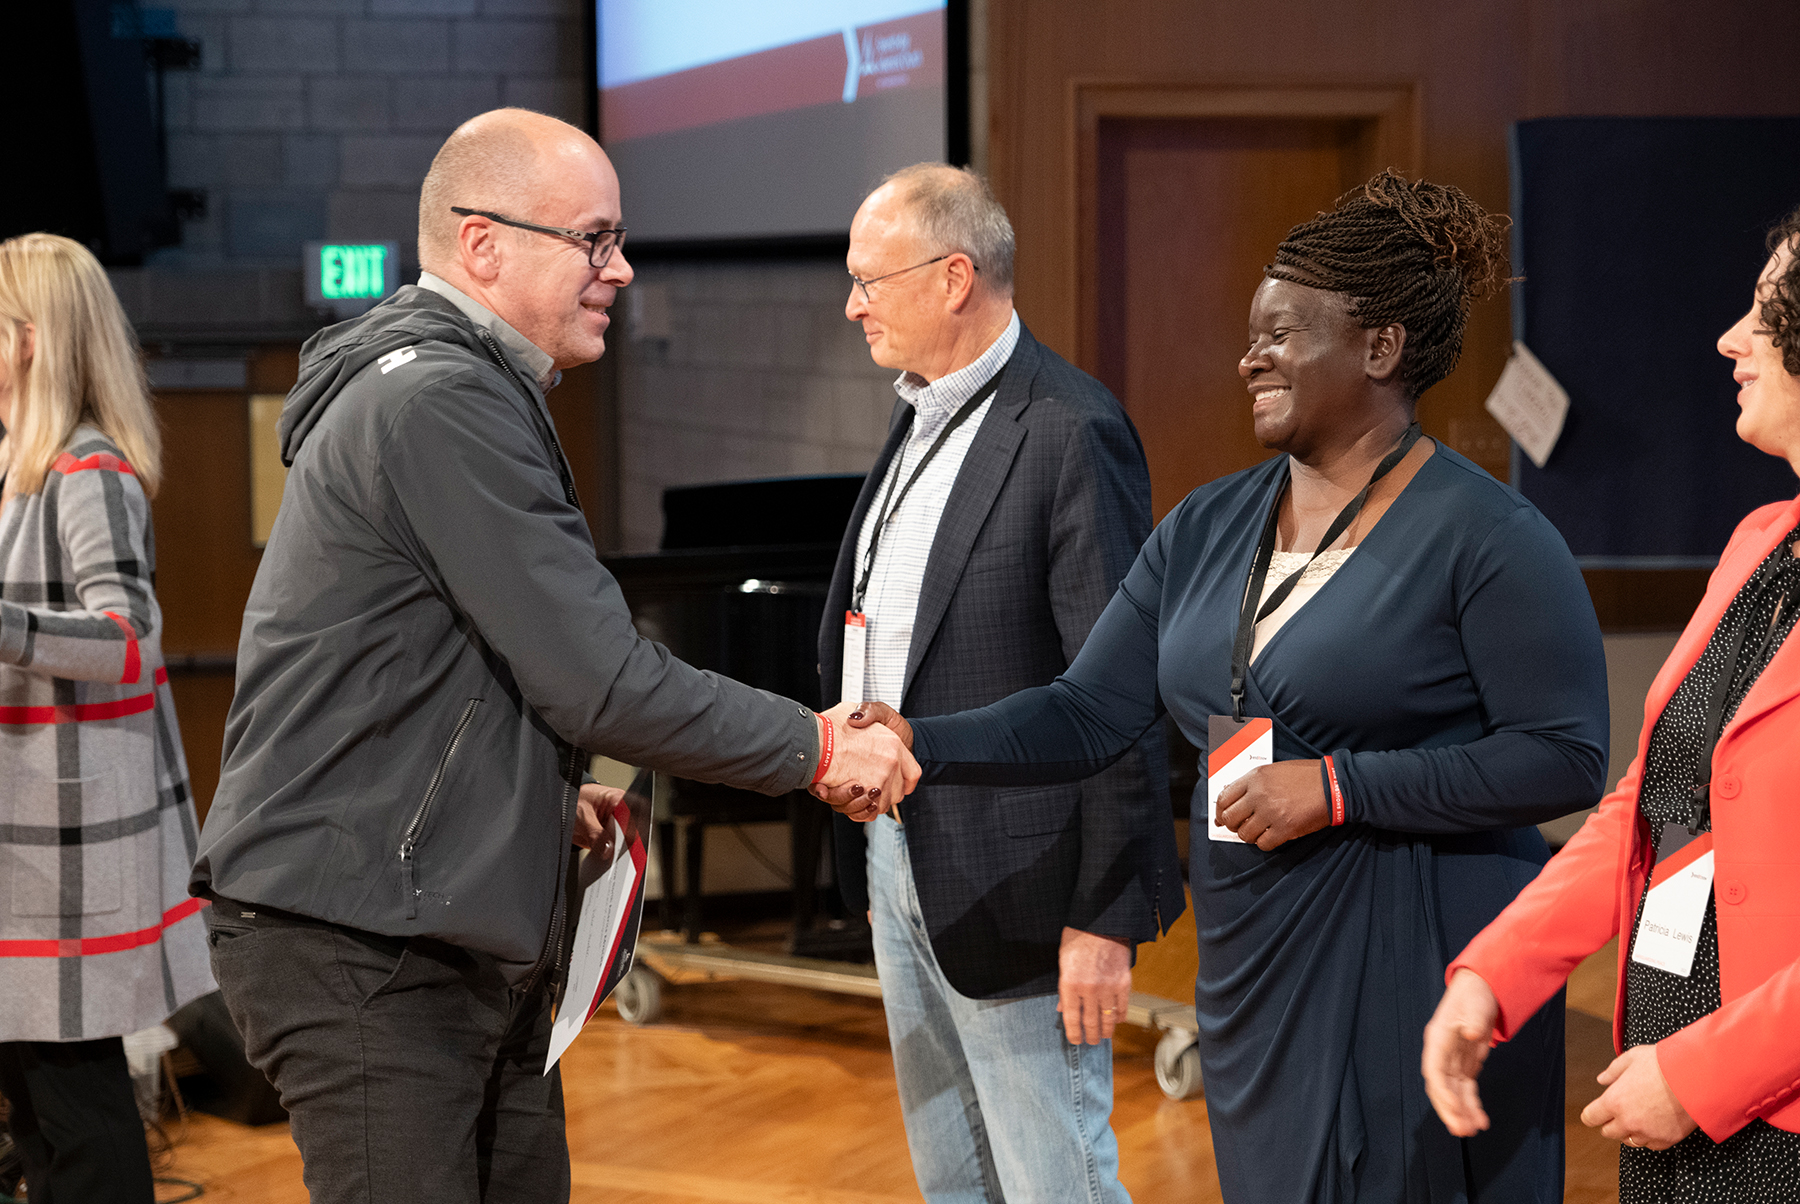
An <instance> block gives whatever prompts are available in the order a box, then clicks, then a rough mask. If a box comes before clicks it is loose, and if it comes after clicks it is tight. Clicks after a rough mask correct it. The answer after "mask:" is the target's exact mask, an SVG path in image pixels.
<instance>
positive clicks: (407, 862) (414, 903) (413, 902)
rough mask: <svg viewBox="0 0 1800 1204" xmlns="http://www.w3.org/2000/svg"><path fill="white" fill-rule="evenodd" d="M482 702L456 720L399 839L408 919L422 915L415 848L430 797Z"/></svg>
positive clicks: (474, 700) (472, 701)
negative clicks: (410, 819) (420, 913)
mask: <svg viewBox="0 0 1800 1204" xmlns="http://www.w3.org/2000/svg"><path fill="white" fill-rule="evenodd" d="M480 705H481V699H479V698H471V699H469V702H468V705H466V706H464V707H463V713H462V718H460V719H458V720H457V721H456V727H455V729H454V730H453V731H451V733H450V742H449V743H448V744H446V745H444V751H443V752H442V753H440V754H439V755H438V763H437V769H436V770H434V771H433V772H432V775H431V781H430V782H429V783H428V784H427V785H426V787H425V797H424V798H422V799H420V800H419V809H418V810H417V811H414V812H413V817H412V822H411V823H409V824H407V825H406V835H404V836H402V837H401V838H400V884H401V886H400V888H401V890H402V891H403V892H405V894H406V918H407V919H409V920H412V919H416V918H418V914H419V892H418V890H417V889H416V888H415V887H414V885H413V848H414V846H415V845H417V844H418V843H419V833H420V832H421V831H423V830H424V827H425V818H426V816H428V815H430V814H431V800H432V799H434V798H436V797H437V792H438V787H439V786H442V785H443V784H444V770H445V769H447V768H449V765H450V758H451V756H452V755H453V754H455V752H456V746H457V745H458V744H460V743H462V738H463V733H464V732H465V731H467V730H468V728H469V721H470V720H472V719H474V718H475V708H476V707H477V706H480Z"/></svg>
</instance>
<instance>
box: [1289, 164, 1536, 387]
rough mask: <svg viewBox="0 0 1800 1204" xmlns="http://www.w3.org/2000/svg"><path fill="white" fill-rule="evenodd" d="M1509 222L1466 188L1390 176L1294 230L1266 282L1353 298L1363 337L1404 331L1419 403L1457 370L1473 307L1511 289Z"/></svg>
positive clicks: (1407, 379) (1404, 373)
mask: <svg viewBox="0 0 1800 1204" xmlns="http://www.w3.org/2000/svg"><path fill="white" fill-rule="evenodd" d="M1511 224H1512V222H1511V219H1509V218H1507V217H1506V216H1504V215H1495V214H1490V213H1488V212H1486V211H1485V210H1483V209H1482V208H1481V206H1479V205H1477V204H1476V203H1475V202H1474V201H1472V200H1470V199H1469V197H1468V194H1467V193H1465V192H1463V191H1462V190H1461V189H1460V188H1453V187H1450V186H1448V185H1444V184H1432V183H1429V182H1428V181H1425V180H1420V181H1419V182H1418V183H1416V184H1415V183H1413V182H1411V181H1409V180H1408V179H1407V178H1406V177H1405V176H1402V175H1399V174H1398V173H1396V172H1394V171H1392V170H1389V171H1384V172H1382V173H1381V174H1380V175H1378V176H1376V177H1375V178H1374V179H1372V180H1370V181H1369V182H1368V183H1367V184H1364V185H1363V186H1362V187H1361V188H1355V189H1352V190H1351V191H1350V192H1347V193H1345V194H1344V195H1343V196H1342V197H1339V198H1338V203H1337V208H1336V209H1334V210H1333V211H1331V212H1330V213H1321V214H1319V215H1318V216H1317V217H1315V218H1313V219H1312V220H1311V221H1309V222H1301V223H1300V224H1299V225H1298V226H1295V227H1294V228H1293V229H1292V230H1289V231H1288V234H1287V237H1286V238H1285V239H1283V240H1282V242H1281V246H1280V247H1278V248H1277V249H1276V251H1275V262H1274V263H1272V264H1270V265H1268V266H1267V267H1265V268H1264V269H1263V274H1264V275H1265V276H1269V277H1272V278H1273V279H1276V280H1287V281H1291V282H1292V283H1294V284H1302V285H1305V286H1307V287H1308V288H1318V289H1325V290H1326V291H1328V292H1334V293H1346V294H1348V295H1349V297H1350V298H1351V302H1350V311H1349V312H1350V317H1351V318H1353V319H1355V320H1356V322H1357V323H1358V324H1359V325H1361V326H1362V327H1363V328H1364V329H1365V330H1371V329H1374V328H1376V327H1381V326H1388V325H1398V326H1403V327H1405V329H1406V348H1405V350H1404V352H1403V353H1402V354H1401V359H1400V383H1401V385H1402V387H1404V388H1405V390H1406V393H1407V396H1409V397H1411V398H1413V399H1415V400H1416V399H1417V398H1418V396H1419V395H1420V394H1421V393H1423V392H1425V390H1427V389H1429V388H1430V387H1431V386H1432V385H1435V384H1437V382H1438V381H1440V380H1443V379H1444V377H1446V376H1448V375H1450V370H1451V369H1452V368H1454V367H1456V360H1457V357H1458V356H1459V355H1461V354H1462V339H1463V328H1464V326H1465V325H1466V324H1467V322H1468V317H1469V304H1470V302H1472V301H1478V300H1482V299H1485V298H1487V297H1490V296H1492V295H1493V294H1494V293H1496V292H1498V291H1499V290H1500V288H1501V287H1502V286H1503V285H1505V284H1506V283H1507V275H1506V271H1507V253H1506V231H1507V229H1508V227H1510V226H1511Z"/></svg>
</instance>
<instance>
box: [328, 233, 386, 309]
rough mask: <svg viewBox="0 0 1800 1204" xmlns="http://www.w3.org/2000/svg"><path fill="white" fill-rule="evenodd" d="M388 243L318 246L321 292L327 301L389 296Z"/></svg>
mask: <svg viewBox="0 0 1800 1204" xmlns="http://www.w3.org/2000/svg"><path fill="white" fill-rule="evenodd" d="M387 257H388V249H387V245H386V244H385V243H378V242H374V243H360V244H358V243H327V244H325V245H324V246H322V247H320V248H319V295H320V296H321V297H323V298H325V300H327V301H355V300H362V299H364V298H368V299H370V300H375V301H379V300H381V299H382V298H383V297H385V296H387V268H386V264H387Z"/></svg>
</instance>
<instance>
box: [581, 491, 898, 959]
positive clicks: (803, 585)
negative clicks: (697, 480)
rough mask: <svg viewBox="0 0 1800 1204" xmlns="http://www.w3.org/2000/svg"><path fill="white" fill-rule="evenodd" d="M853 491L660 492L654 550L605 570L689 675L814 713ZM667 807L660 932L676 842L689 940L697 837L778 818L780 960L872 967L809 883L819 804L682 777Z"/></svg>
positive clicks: (822, 833) (823, 830)
mask: <svg viewBox="0 0 1800 1204" xmlns="http://www.w3.org/2000/svg"><path fill="white" fill-rule="evenodd" d="M862 482H863V478H862V475H861V474H860V473H857V474H834V475H826V476H808V477H778V478H772V479H766V480H755V481H734V482H728V483H725V484H717V485H691V486H685V487H680V488H672V489H668V490H665V491H664V492H663V538H662V547H661V550H660V551H656V552H648V553H643V554H639V555H629V556H608V557H606V558H605V559H604V562H605V564H606V567H607V569H608V571H610V572H611V573H612V575H613V576H614V577H615V578H617V579H618V582H619V587H620V589H622V590H623V591H624V594H625V600H626V602H627V604H629V605H630V607H631V617H632V620H633V621H634V622H635V623H636V624H637V628H638V630H639V631H640V632H642V633H643V634H644V635H645V636H647V637H648V638H650V639H653V640H655V641H657V642H658V643H660V644H662V645H664V646H666V647H667V648H668V649H669V650H670V651H671V652H673V653H675V655H677V656H679V657H681V658H682V659H683V660H685V661H687V662H688V663H689V664H691V665H694V666H697V667H698V668H702V669H712V670H714V671H716V672H718V673H722V674H724V675H725V676H727V677H732V678H736V679H737V680H738V681H741V682H744V683H746V684H748V685H752V686H758V687H760V688H762V689H765V690H772V691H774V692H775V693H777V694H782V695H785V696H786V697H789V698H793V699H795V700H797V701H799V702H803V703H805V704H806V705H808V706H812V707H817V706H818V705H819V701H820V698H819V668H818V661H819V657H818V636H819V620H820V618H821V616H822V615H823V614H824V609H825V591H826V587H827V586H829V585H830V583H831V569H832V565H833V563H834V562H835V561H836V559H837V551H838V544H839V541H840V540H841V539H842V537H843V533H844V528H845V526H846V525H847V524H848V523H849V520H850V511H851V510H852V509H853V508H854V506H855V504H856V495H857V493H858V492H859V491H860V490H861V488H862ZM667 804H668V805H667V807H666V809H665V808H662V807H660V806H659V810H658V815H657V817H656V818H657V832H656V847H657V857H658V866H659V869H660V871H661V875H662V881H663V902H662V908H663V916H662V918H663V926H664V927H665V928H669V927H675V926H676V925H675V924H674V923H673V921H674V918H675V917H674V910H673V908H674V895H675V883H676V882H677V881H678V878H677V874H676V843H677V841H679V842H680V844H681V846H682V849H683V850H684V857H683V862H684V865H685V870H686V872H685V874H684V875H682V876H681V877H680V879H679V880H680V881H681V883H682V889H681V892H680V893H681V915H680V923H679V927H680V928H681V929H682V931H683V933H684V935H685V936H686V938H687V940H688V941H690V942H693V941H697V940H698V939H699V936H700V927H701V892H700V882H701V878H700V870H701V865H702V858H703V856H704V853H703V850H704V841H705V829H706V826H707V825H708V824H721V823H757V822H764V821H769V820H786V821H788V823H789V825H790V827H791V832H792V861H791V864H792V867H793V879H794V905H793V933H792V935H791V937H790V939H789V951H790V952H793V953H797V954H802V955H806V956H812V957H847V958H851V959H855V960H866V959H867V958H868V957H869V955H870V954H869V939H868V928H867V925H866V924H865V923H864V921H863V917H862V916H860V915H857V916H846V915H845V914H844V908H843V905H842V902H841V900H839V898H838V897H837V892H836V890H835V889H834V888H831V887H829V886H827V887H824V888H821V887H819V886H818V885H817V883H818V882H819V879H820V870H821V867H826V866H828V865H829V862H830V857H829V853H830V844H829V840H830V830H831V826H830V816H831V812H830V811H829V810H828V809H827V808H826V807H825V806H824V804H822V803H820V802H819V801H818V800H817V799H814V798H812V797H811V796H810V795H807V794H805V793H804V792H801V791H795V792H793V793H792V794H789V795H785V796H783V797H781V798H775V799H771V798H767V797H764V796H763V795H760V794H754V793H752V792H750V791H745V790H735V789H732V788H731V787H728V786H714V785H708V784H706V783H702V782H692V781H687V780H685V779H681V778H676V779H673V780H672V781H671V785H670V790H669V793H668V799H667ZM827 881H829V878H828V879H827Z"/></svg>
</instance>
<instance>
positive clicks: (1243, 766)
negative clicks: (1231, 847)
mask: <svg viewBox="0 0 1800 1204" xmlns="http://www.w3.org/2000/svg"><path fill="white" fill-rule="evenodd" d="M1206 736H1207V740H1206V835H1207V837H1208V838H1209V839H1212V840H1229V841H1232V842H1233V843H1236V844H1244V843H1247V842H1246V841H1245V840H1244V838H1243V837H1241V836H1239V835H1238V834H1237V833H1236V832H1233V831H1232V830H1231V829H1230V828H1227V827H1226V826H1225V825H1224V824H1221V823H1220V822H1219V794H1220V793H1221V792H1222V791H1223V790H1224V789H1225V787H1227V786H1229V785H1231V784H1232V783H1233V782H1235V781H1237V780H1238V779H1239V778H1241V777H1243V776H1244V775H1245V774H1247V773H1249V772H1250V771H1251V770H1252V769H1255V768H1256V767H1257V766H1259V765H1268V764H1270V763H1271V762H1273V761H1274V760H1275V721H1274V720H1273V719H1266V718H1264V719H1246V720H1244V721H1243V722H1242V723H1239V722H1238V721H1237V720H1236V719H1233V718H1232V717H1231V716H1230V715H1209V716H1207V721H1206Z"/></svg>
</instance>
